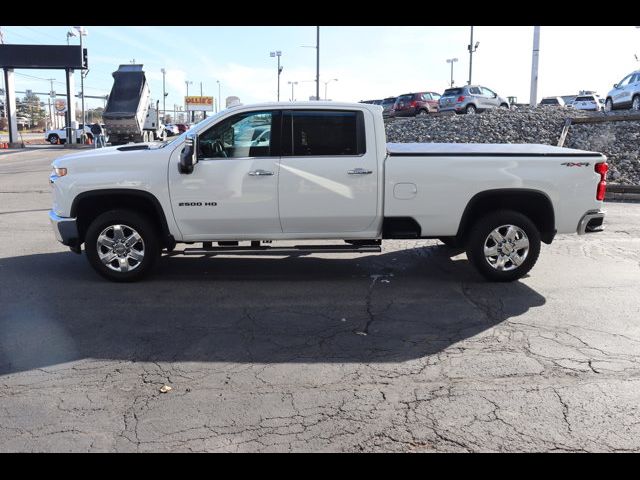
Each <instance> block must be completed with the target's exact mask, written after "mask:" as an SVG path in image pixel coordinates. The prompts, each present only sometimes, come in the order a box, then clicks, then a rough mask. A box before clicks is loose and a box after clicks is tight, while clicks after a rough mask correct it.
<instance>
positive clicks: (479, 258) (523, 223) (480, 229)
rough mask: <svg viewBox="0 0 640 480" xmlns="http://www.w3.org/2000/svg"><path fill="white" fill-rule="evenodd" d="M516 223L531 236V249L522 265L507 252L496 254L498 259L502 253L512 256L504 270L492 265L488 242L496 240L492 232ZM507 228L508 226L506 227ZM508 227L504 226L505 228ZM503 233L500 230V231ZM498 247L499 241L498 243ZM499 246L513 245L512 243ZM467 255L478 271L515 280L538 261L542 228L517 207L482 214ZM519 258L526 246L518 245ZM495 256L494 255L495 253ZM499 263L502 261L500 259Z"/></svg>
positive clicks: (493, 277) (502, 279)
mask: <svg viewBox="0 0 640 480" xmlns="http://www.w3.org/2000/svg"><path fill="white" fill-rule="evenodd" d="M508 225H512V226H515V227H517V228H518V229H520V230H521V231H522V232H524V234H525V235H526V237H527V239H528V251H527V253H526V257H525V259H524V261H523V262H522V263H521V264H520V265H519V266H516V264H515V263H514V262H513V261H512V260H511V259H510V257H507V256H506V255H496V260H499V259H500V258H501V257H506V258H509V259H508V260H506V262H505V266H504V267H505V268H508V269H507V270H500V269H498V268H496V267H494V266H492V265H491V263H490V260H489V259H488V258H487V257H485V253H484V248H485V242H487V241H488V242H489V243H491V244H492V245H490V247H493V246H494V245H493V244H495V243H496V242H495V241H493V240H489V238H488V237H489V234H490V233H491V232H492V231H493V230H495V229H498V228H499V227H501V226H508ZM503 228H504V227H503ZM504 231H505V230H503V232H504ZM499 233H500V231H499ZM520 240H522V239H520ZM495 246H496V247H497V246H498V245H495ZM499 248H511V245H506V246H505V247H499ZM466 251H467V258H468V259H469V261H470V262H471V263H472V264H473V266H474V267H475V268H476V269H477V270H478V272H479V273H480V274H481V275H482V276H483V277H485V278H486V279H487V280H490V281H494V282H512V281H514V280H517V279H518V278H521V277H523V276H524V275H526V274H527V272H529V270H531V269H532V268H533V266H534V265H535V263H536V261H537V260H538V256H539V255H540V232H538V228H537V227H536V226H535V224H534V223H533V222H532V221H531V220H530V219H529V217H527V216H525V215H523V214H521V213H518V212H515V211H513V210H499V211H495V212H492V213H489V214H488V215H486V216H484V217H482V218H480V219H479V220H478V221H477V222H476V223H475V224H474V225H473V227H472V228H471V230H470V232H469V236H468V242H467V245H466ZM516 254H517V256H518V258H519V256H520V254H524V250H523V249H516ZM491 260H493V257H491ZM496 263H498V262H497V261H496Z"/></svg>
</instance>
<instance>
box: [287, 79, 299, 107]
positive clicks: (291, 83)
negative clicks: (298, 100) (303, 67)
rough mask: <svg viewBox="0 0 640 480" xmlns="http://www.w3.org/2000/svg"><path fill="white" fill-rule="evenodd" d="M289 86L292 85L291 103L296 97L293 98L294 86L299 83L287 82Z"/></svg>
mask: <svg viewBox="0 0 640 480" xmlns="http://www.w3.org/2000/svg"><path fill="white" fill-rule="evenodd" d="M287 83H288V84H289V85H291V101H292V102H293V99H294V96H293V86H294V85H297V84H298V82H287Z"/></svg>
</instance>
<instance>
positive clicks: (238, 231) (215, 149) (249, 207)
mask: <svg viewBox="0 0 640 480" xmlns="http://www.w3.org/2000/svg"><path fill="white" fill-rule="evenodd" d="M276 132H277V134H276ZM279 132H280V112H274V111H263V110H261V111H253V112H243V113H238V114H237V115H233V116H231V117H228V118H226V119H224V120H221V121H220V122H218V123H216V124H215V125H213V126H211V127H210V128H209V129H208V130H206V131H204V132H201V133H200V134H199V136H198V138H199V140H198V146H199V148H198V150H199V151H198V163H197V164H196V165H195V168H194V169H193V172H192V173H191V174H181V173H180V172H179V171H178V166H177V165H178V162H179V158H180V150H181V149H177V150H176V151H175V152H174V153H173V154H172V159H171V163H172V165H171V166H170V168H169V188H170V194H171V205H172V207H173V213H174V216H175V219H176V222H177V223H178V226H179V228H180V231H181V232H182V235H183V237H184V239H185V240H203V239H206V238H207V237H209V238H211V237H220V236H222V237H221V238H227V237H237V238H238V239H240V238H242V237H244V238H245V239H248V238H249V237H250V239H256V240H259V239H261V238H265V237H268V236H269V234H270V233H282V229H281V227H280V220H279V218H278V197H277V191H278V161H279V156H277V152H278V151H279V147H276V146H275V145H274V144H273V143H272V138H278V139H279V137H280V135H279ZM272 134H274V135H272ZM254 235H255V237H254Z"/></svg>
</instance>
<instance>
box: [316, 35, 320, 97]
mask: <svg viewBox="0 0 640 480" xmlns="http://www.w3.org/2000/svg"><path fill="white" fill-rule="evenodd" d="M316 100H320V27H316Z"/></svg>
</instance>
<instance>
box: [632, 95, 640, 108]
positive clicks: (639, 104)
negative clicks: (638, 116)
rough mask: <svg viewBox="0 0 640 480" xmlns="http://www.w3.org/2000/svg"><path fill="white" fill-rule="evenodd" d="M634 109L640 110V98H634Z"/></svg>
mask: <svg viewBox="0 0 640 480" xmlns="http://www.w3.org/2000/svg"><path fill="white" fill-rule="evenodd" d="M633 109H634V110H640V97H634V99H633Z"/></svg>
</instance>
